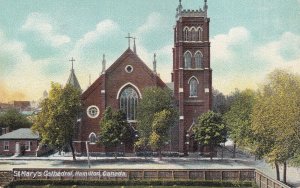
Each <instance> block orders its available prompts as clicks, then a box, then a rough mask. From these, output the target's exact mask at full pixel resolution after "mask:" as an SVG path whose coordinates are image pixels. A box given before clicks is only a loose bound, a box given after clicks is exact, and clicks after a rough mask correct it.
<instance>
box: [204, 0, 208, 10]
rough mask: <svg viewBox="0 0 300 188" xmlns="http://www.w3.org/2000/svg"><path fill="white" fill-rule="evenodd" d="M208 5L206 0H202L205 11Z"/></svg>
mask: <svg viewBox="0 0 300 188" xmlns="http://www.w3.org/2000/svg"><path fill="white" fill-rule="evenodd" d="M207 9H208V6H207V0H204V6H203V10H204V11H207Z"/></svg>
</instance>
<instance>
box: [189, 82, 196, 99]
mask: <svg viewBox="0 0 300 188" xmlns="http://www.w3.org/2000/svg"><path fill="white" fill-rule="evenodd" d="M189 84H190V97H197V96H198V81H197V80H196V79H195V78H191V79H190V82H189Z"/></svg>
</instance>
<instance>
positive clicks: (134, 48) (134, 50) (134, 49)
mask: <svg viewBox="0 0 300 188" xmlns="http://www.w3.org/2000/svg"><path fill="white" fill-rule="evenodd" d="M132 38H133V52H134V53H135V54H136V46H135V39H136V38H135V37H132Z"/></svg>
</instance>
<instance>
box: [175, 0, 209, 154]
mask: <svg viewBox="0 0 300 188" xmlns="http://www.w3.org/2000/svg"><path fill="white" fill-rule="evenodd" d="M207 10H208V6H207V0H204V5H203V8H199V9H197V10H185V9H183V6H182V4H181V0H179V5H178V7H177V9H176V25H175V26H174V47H173V72H172V82H174V96H175V98H176V100H177V102H178V107H179V145H178V146H179V148H178V150H179V152H180V153H187V152H193V151H196V150H197V147H198V146H197V143H196V142H195V141H194V139H193V132H192V127H193V125H194V123H195V122H196V120H197V118H198V117H199V116H200V115H201V114H203V113H205V112H207V111H209V110H210V109H211V103H212V69H211V68H210V41H209V22H210V19H209V18H208V17H207Z"/></svg>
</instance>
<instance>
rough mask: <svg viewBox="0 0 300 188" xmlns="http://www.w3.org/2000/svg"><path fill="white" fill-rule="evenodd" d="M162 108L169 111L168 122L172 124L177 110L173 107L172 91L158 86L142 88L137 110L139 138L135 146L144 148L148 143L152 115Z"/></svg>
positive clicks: (152, 119)
mask: <svg viewBox="0 0 300 188" xmlns="http://www.w3.org/2000/svg"><path fill="white" fill-rule="evenodd" d="M163 110H167V111H170V113H171V117H172V118H171V119H172V120H173V121H172V122H171V123H170V124H171V125H173V124H174V122H175V121H176V116H177V111H176V108H174V100H173V97H172V91H171V90H169V89H167V88H165V89H161V88H158V87H149V88H146V89H144V91H143V98H142V99H141V100H140V102H139V104H138V112H137V120H138V126H137V130H138V133H139V139H138V141H137V142H136V144H135V145H136V146H137V147H139V148H144V149H146V148H147V147H148V146H149V145H150V144H149V138H150V135H151V134H152V125H153V121H154V115H155V113H158V112H161V111H163Z"/></svg>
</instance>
